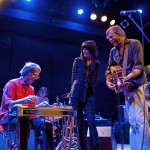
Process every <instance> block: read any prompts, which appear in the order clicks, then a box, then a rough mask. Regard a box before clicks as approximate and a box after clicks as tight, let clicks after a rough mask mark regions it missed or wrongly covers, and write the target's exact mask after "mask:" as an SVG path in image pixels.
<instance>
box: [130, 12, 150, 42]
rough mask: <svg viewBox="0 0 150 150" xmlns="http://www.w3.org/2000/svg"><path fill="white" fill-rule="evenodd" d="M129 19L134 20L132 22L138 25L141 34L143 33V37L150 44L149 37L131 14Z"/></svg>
mask: <svg viewBox="0 0 150 150" xmlns="http://www.w3.org/2000/svg"><path fill="white" fill-rule="evenodd" d="M128 17H129V18H130V19H131V20H132V22H133V23H134V24H135V25H136V27H137V28H138V29H139V30H140V32H141V33H142V35H143V36H144V37H145V38H146V40H147V41H148V43H150V39H149V38H148V37H147V35H146V34H145V33H144V31H143V30H142V28H141V27H140V26H139V25H138V24H137V23H136V22H135V20H134V19H133V18H132V16H131V14H129V15H128Z"/></svg>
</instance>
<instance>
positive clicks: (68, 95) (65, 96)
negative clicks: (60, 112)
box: [60, 93, 70, 98]
mask: <svg viewBox="0 0 150 150" xmlns="http://www.w3.org/2000/svg"><path fill="white" fill-rule="evenodd" d="M60 97H61V98H70V93H65V94H62V95H61V96H60Z"/></svg>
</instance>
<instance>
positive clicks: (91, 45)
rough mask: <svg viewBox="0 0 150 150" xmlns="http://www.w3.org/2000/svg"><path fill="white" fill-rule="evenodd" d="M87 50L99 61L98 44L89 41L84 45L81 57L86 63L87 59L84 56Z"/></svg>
mask: <svg viewBox="0 0 150 150" xmlns="http://www.w3.org/2000/svg"><path fill="white" fill-rule="evenodd" d="M84 48H87V49H88V50H89V52H90V54H91V55H92V57H93V60H95V59H98V50H97V46H96V43H95V42H94V41H93V40H88V41H85V42H83V43H82V45H81V53H80V57H81V59H82V60H83V61H84V62H85V61H86V58H85V57H84V55H83V49H84Z"/></svg>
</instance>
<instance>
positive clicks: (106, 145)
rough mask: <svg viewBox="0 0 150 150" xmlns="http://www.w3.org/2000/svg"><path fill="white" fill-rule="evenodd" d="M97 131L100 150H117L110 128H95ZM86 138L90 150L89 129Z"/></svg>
mask: <svg viewBox="0 0 150 150" xmlns="http://www.w3.org/2000/svg"><path fill="white" fill-rule="evenodd" d="M96 128H97V131H98V136H99V140H100V143H101V148H102V150H117V144H116V140H115V137H114V133H113V130H112V127H111V126H103V127H102V126H101V127H96ZM87 138H88V147H89V150H92V149H91V148H90V134H89V128H88V131H87Z"/></svg>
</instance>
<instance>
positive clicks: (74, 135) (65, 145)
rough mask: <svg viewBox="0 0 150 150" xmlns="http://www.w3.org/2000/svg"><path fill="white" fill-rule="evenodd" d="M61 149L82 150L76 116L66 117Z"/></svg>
mask: <svg viewBox="0 0 150 150" xmlns="http://www.w3.org/2000/svg"><path fill="white" fill-rule="evenodd" d="M64 119H66V120H64V124H63V132H62V145H61V150H71V149H73V150H80V144H79V134H78V128H77V121H76V117H74V116H68V117H66V118H64Z"/></svg>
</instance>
